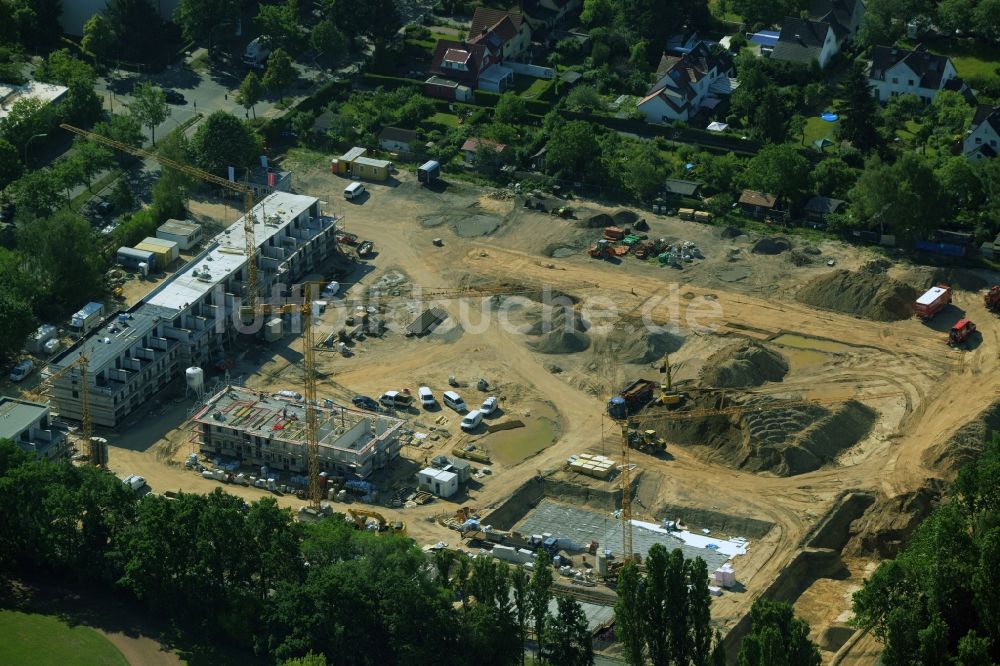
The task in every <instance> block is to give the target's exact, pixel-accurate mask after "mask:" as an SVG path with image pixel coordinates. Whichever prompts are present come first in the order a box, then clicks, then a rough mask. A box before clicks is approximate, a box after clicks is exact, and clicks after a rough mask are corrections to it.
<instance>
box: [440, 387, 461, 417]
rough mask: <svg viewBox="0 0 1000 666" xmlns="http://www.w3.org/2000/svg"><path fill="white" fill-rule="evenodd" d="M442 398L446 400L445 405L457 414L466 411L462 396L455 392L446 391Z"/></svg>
mask: <svg viewBox="0 0 1000 666" xmlns="http://www.w3.org/2000/svg"><path fill="white" fill-rule="evenodd" d="M441 397H442V398H443V399H444V404H446V405H448V406H449V407H451V408H452V409H454V410H455V411H456V412H464V411H465V401H464V400H462V396H460V395H459V394H457V393H455V392H454V391H445V392H444V393H442V394H441Z"/></svg>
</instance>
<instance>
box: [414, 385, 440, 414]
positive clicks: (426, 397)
mask: <svg viewBox="0 0 1000 666" xmlns="http://www.w3.org/2000/svg"><path fill="white" fill-rule="evenodd" d="M417 395H418V396H420V404H421V405H423V406H424V409H433V408H434V407H436V406H437V400H435V399H434V392H433V391H431V387H430V386H421V387H420V388H419V389H417Z"/></svg>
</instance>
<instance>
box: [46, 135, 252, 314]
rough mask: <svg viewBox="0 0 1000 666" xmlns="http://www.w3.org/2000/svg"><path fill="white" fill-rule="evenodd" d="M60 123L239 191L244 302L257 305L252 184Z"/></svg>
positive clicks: (109, 144) (118, 149) (142, 156)
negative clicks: (243, 264) (235, 180)
mask: <svg viewBox="0 0 1000 666" xmlns="http://www.w3.org/2000/svg"><path fill="white" fill-rule="evenodd" d="M59 127H61V128H63V129H64V130H66V131H67V132H72V133H73V134H76V135H78V136H82V137H83V138H85V139H89V140H91V141H94V142H96V143H99V144H102V145H104V146H107V147H109V148H113V149H115V150H117V151H120V152H123V153H128V154H129V155H134V156H135V157H141V158H143V159H150V160H155V161H156V162H159V163H160V164H161V165H163V166H165V167H168V168H170V169H174V170H175V171H180V172H181V173H183V174H187V175H188V176H191V177H192V178H197V179H199V180H203V181H205V182H207V183H211V184H213V185H218V186H219V187H224V188H226V189H228V190H232V191H233V192H238V193H239V194H242V195H243V209H244V213H243V236H244V240H245V246H246V247H245V250H244V253H245V255H246V258H247V282H246V302H247V304H248V305H249V306H250V307H251V308H255V307H256V306H257V296H258V294H257V241H256V239H255V238H254V228H253V226H254V222H255V219H254V215H253V190H252V189H251V188H249V187H247V186H246V185H244V184H242V183H235V182H233V181H231V180H228V179H227V178H223V177H221V176H216V175H215V174H212V173H209V172H207V171H203V170H202V169H198V168H196V167H193V166H191V165H190V164H183V163H181V162H178V161H176V160H172V159H170V158H168V157H164V156H162V155H157V154H156V153H151V152H149V151H147V150H143V149H142V148H135V147H133V146H130V145H128V144H127V143H122V142H121V141H115V140H114V139H110V138H108V137H106V136H103V135H101V134H97V133H95V132H90V131H88V130H85V129H80V128H79V127H74V126H73V125H68V124H66V123H61V124H60V125H59Z"/></svg>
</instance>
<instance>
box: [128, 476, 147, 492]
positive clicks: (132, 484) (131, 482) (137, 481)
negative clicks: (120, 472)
mask: <svg viewBox="0 0 1000 666" xmlns="http://www.w3.org/2000/svg"><path fill="white" fill-rule="evenodd" d="M123 483H124V484H125V485H126V486H128V487H129V488H131V489H132V490H134V491H136V492H138V491H140V490H142V488H143V487H144V486H145V485H146V479H144V478H142V477H141V476H139V475H138V474H129V475H128V476H126V477H125V480H124V481H123Z"/></svg>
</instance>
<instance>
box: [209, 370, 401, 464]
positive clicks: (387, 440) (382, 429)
mask: <svg viewBox="0 0 1000 666" xmlns="http://www.w3.org/2000/svg"><path fill="white" fill-rule="evenodd" d="M316 411H317V423H318V431H317V435H318V437H317V439H318V441H319V468H320V471H321V472H327V473H328V474H331V475H334V476H340V477H345V478H354V479H366V478H368V477H369V476H371V475H372V473H374V472H375V471H377V470H379V469H383V468H385V467H387V466H388V465H389V464H390V463H392V461H394V460H395V459H396V458H398V457H399V450H400V447H401V443H400V441H399V431H400V429H401V428H402V426H403V423H404V422H403V420H402V419H397V418H392V417H389V416H385V415H383V414H372V413H370V412H363V411H359V410H355V409H349V408H347V407H341V406H338V405H334V404H333V403H332V402H330V401H327V404H326V406H324V407H318V406H317V407H316ZM192 422H193V423H194V424H195V428H196V430H197V437H198V445H199V448H200V449H201V452H202V454H204V455H206V456H209V457H214V456H226V457H228V458H235V459H237V460H239V461H240V462H241V463H243V464H249V465H267V466H268V467H270V468H271V469H279V470H285V471H288V472H291V473H296V474H305V473H308V471H309V460H308V457H307V444H306V442H307V438H306V430H305V423H306V409H305V405H303V404H302V402H299V401H296V400H294V399H291V400H289V399H285V398H281V397H277V396H268V395H261V394H260V393H258V392H257V391H252V390H250V389H247V388H243V387H239V386H227V387H226V388H225V389H223V390H222V391H220V392H219V393H217V394H216V395H214V396H212V397H211V398H209V399H208V400H207V401H206V402H205V405H204V406H203V407H202V409H201V410H200V411H198V413H197V414H195V416H194V417H193V418H192Z"/></svg>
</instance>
